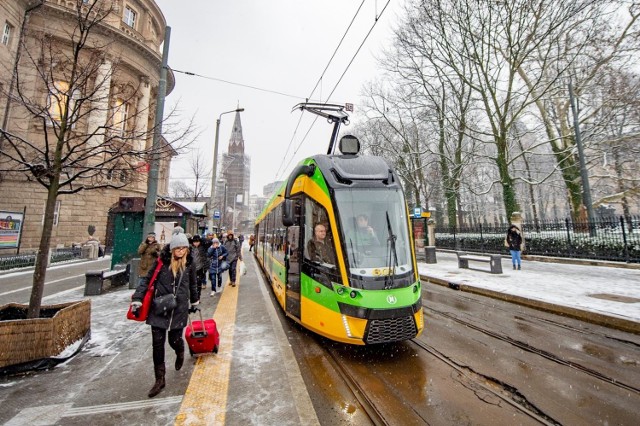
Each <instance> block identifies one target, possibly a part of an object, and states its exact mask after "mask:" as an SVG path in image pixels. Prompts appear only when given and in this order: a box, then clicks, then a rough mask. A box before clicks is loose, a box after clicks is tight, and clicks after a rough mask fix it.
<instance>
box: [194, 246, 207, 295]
mask: <svg viewBox="0 0 640 426" xmlns="http://www.w3.org/2000/svg"><path fill="white" fill-rule="evenodd" d="M190 252H191V256H193V263H194V265H195V268H196V278H197V280H198V299H200V292H201V291H202V289H203V288H205V287H206V286H207V271H208V270H209V258H208V257H207V251H206V249H205V248H204V246H203V245H202V239H201V238H200V235H197V234H196V235H194V236H193V238H192V239H191V251H190Z"/></svg>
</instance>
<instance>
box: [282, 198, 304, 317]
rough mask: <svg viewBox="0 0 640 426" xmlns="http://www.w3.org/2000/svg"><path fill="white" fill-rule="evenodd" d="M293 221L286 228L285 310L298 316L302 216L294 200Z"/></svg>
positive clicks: (298, 204)
mask: <svg viewBox="0 0 640 426" xmlns="http://www.w3.org/2000/svg"><path fill="white" fill-rule="evenodd" d="M295 210H296V213H297V214H295V216H294V217H295V221H296V223H295V224H294V225H293V226H290V227H289V228H287V246H286V247H287V251H286V253H285V255H286V265H287V300H286V305H285V306H286V309H287V312H288V313H289V314H290V315H292V316H294V317H296V318H298V319H299V318H300V260H301V259H302V245H301V244H300V238H301V235H300V221H301V219H302V216H301V215H300V214H299V211H300V203H299V201H298V200H296V205H295Z"/></svg>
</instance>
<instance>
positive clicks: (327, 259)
mask: <svg viewBox="0 0 640 426" xmlns="http://www.w3.org/2000/svg"><path fill="white" fill-rule="evenodd" d="M307 252H308V253H309V259H311V260H312V261H313V262H320V263H328V264H331V265H335V264H336V257H335V253H334V251H333V247H332V246H331V243H330V242H328V241H327V227H326V226H325V225H324V224H323V223H316V225H315V226H314V227H313V238H311V239H310V240H309V242H308V243H307Z"/></svg>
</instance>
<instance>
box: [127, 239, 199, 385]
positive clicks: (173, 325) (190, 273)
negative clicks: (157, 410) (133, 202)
mask: <svg viewBox="0 0 640 426" xmlns="http://www.w3.org/2000/svg"><path fill="white" fill-rule="evenodd" d="M159 261H161V262H162V267H161V268H160V271H159V273H158V276H157V278H156V281H155V284H154V285H155V290H154V295H153V299H154V301H155V300H156V299H157V298H158V297H160V296H163V295H167V294H173V295H174V296H175V298H176V302H177V306H176V307H175V308H174V309H173V310H170V311H165V312H161V313H158V312H156V311H155V310H154V305H155V302H152V305H151V309H150V311H149V316H148V317H147V324H149V325H150V326H151V338H152V348H153V369H154V372H155V378H156V381H155V383H154V385H153V387H152V388H151V390H150V391H149V398H152V397H154V396H156V395H157V394H159V393H160V391H161V390H162V389H163V388H164V386H165V381H164V376H165V371H166V369H165V364H164V358H165V356H164V347H165V341H166V340H167V334H168V335H169V346H171V348H172V349H173V350H174V351H175V352H176V362H175V368H176V370H180V368H182V364H183V363H184V340H183V339H182V335H183V331H184V328H185V326H186V325H187V321H188V315H189V309H190V307H189V302H191V305H192V306H191V307H193V306H195V305H198V304H199V303H200V300H199V299H198V288H197V286H198V282H197V280H196V270H195V268H194V264H193V258H192V257H191V255H190V254H189V241H188V240H187V237H186V235H185V234H183V233H181V232H178V233H177V234H174V235H173V236H172V237H171V243H170V244H168V245H167V246H165V248H164V249H163V250H162V251H161V253H160V258H159ZM156 266H157V262H154V264H153V266H152V267H151V269H150V270H149V274H148V275H147V276H146V277H144V279H142V280H141V282H140V284H139V285H138V287H137V288H136V291H135V292H134V293H133V296H132V302H131V307H132V309H133V310H134V311H135V310H137V309H138V308H139V307H140V306H141V305H142V299H143V298H144V295H145V293H146V292H147V287H148V286H149V281H150V280H151V277H152V276H153V273H154V271H155V269H156Z"/></svg>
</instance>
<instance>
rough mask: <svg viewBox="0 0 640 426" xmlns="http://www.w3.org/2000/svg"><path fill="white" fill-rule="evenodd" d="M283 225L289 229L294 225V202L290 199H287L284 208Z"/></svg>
mask: <svg viewBox="0 0 640 426" xmlns="http://www.w3.org/2000/svg"><path fill="white" fill-rule="evenodd" d="M282 224H283V225H284V226H287V227H288V226H292V225H293V202H292V201H291V200H290V199H285V200H284V205H283V206H282Z"/></svg>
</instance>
